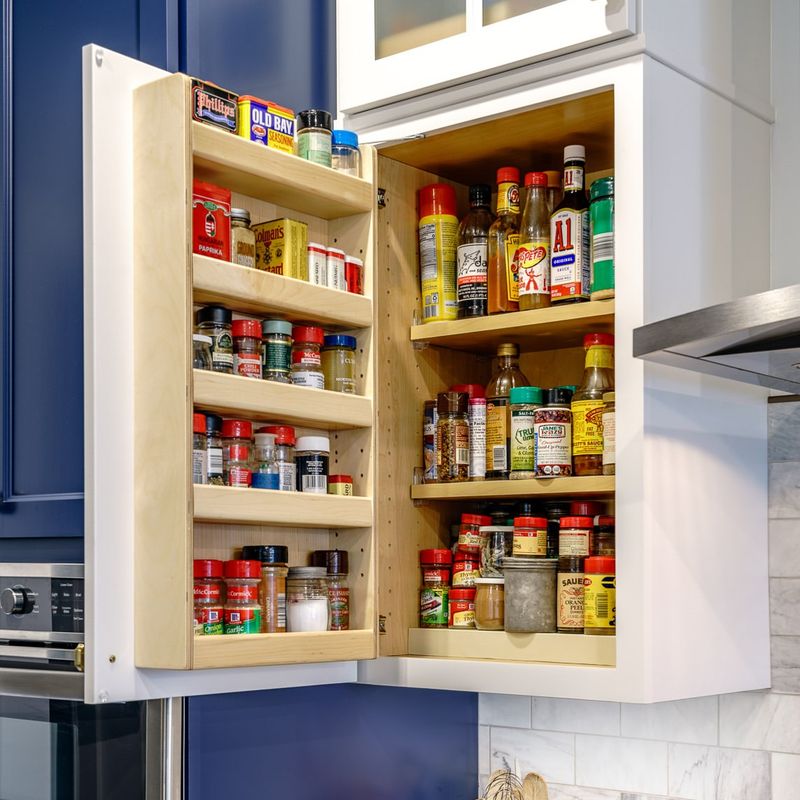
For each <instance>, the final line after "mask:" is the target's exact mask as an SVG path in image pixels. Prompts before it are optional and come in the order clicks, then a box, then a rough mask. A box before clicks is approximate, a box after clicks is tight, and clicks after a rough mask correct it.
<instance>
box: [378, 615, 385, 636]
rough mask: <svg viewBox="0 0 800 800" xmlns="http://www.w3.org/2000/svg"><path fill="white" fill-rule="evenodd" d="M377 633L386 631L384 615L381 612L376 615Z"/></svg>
mask: <svg viewBox="0 0 800 800" xmlns="http://www.w3.org/2000/svg"><path fill="white" fill-rule="evenodd" d="M378 633H386V617H385V616H384V615H383V614H381V615H380V616H379V617H378Z"/></svg>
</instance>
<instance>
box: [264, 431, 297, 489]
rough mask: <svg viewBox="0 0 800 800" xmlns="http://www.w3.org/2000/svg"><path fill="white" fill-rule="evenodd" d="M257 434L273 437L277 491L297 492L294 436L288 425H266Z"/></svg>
mask: <svg viewBox="0 0 800 800" xmlns="http://www.w3.org/2000/svg"><path fill="white" fill-rule="evenodd" d="M258 433H272V434H274V435H275V460H276V461H277V464H278V476H279V477H278V489H279V490H280V491H282V492H294V491H296V490H297V477H296V472H297V470H296V465H295V460H294V457H295V450H294V445H295V434H294V428H292V427H291V426H289V425H266V426H265V427H263V428H259V429H258Z"/></svg>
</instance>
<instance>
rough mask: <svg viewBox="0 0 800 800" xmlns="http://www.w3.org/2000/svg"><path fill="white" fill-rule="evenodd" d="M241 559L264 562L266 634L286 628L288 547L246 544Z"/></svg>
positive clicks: (262, 597)
mask: <svg viewBox="0 0 800 800" xmlns="http://www.w3.org/2000/svg"><path fill="white" fill-rule="evenodd" d="M242 558H243V559H245V560H247V561H258V562H259V563H260V564H261V586H260V592H259V601H260V603H261V608H262V613H263V621H262V626H261V627H262V630H263V631H264V633H284V632H285V631H286V576H287V575H288V574H289V548H288V547H285V546H284V545H280V544H263V545H246V546H245V547H243V548H242Z"/></svg>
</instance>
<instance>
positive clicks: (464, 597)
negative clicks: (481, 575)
mask: <svg viewBox="0 0 800 800" xmlns="http://www.w3.org/2000/svg"><path fill="white" fill-rule="evenodd" d="M447 627H448V628H474V627H475V589H474V588H473V589H451V590H450V602H449V615H448V624H447Z"/></svg>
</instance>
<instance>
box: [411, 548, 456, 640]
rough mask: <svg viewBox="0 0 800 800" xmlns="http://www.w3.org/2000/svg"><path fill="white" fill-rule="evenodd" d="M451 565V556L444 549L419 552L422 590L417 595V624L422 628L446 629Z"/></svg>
mask: <svg viewBox="0 0 800 800" xmlns="http://www.w3.org/2000/svg"><path fill="white" fill-rule="evenodd" d="M452 563H453V554H452V553H451V552H450V551H449V550H446V549H445V548H436V549H432V550H421V551H420V554H419V565H420V567H421V568H422V588H421V590H420V593H419V624H420V627H422V628H446V627H447V624H448V622H449V609H448V600H449V594H450V567H451V565H452Z"/></svg>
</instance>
